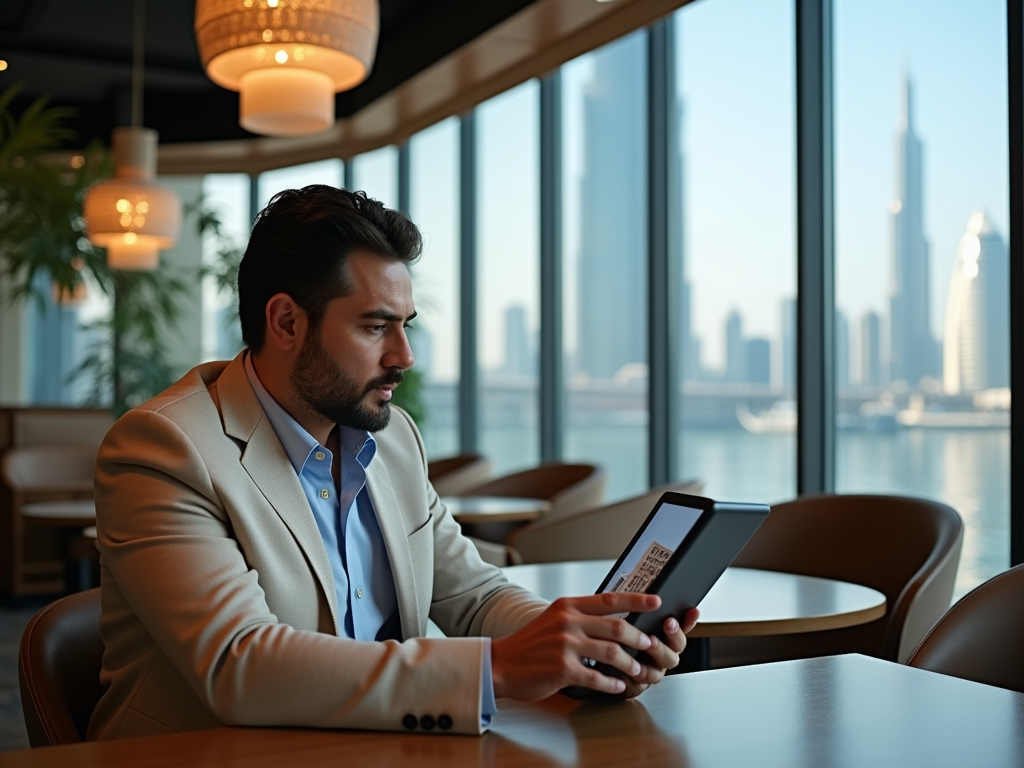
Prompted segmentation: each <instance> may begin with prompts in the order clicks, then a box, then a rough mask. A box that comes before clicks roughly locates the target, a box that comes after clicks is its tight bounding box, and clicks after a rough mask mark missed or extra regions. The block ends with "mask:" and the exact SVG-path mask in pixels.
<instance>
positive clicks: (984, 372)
mask: <svg viewBox="0 0 1024 768" xmlns="http://www.w3.org/2000/svg"><path fill="white" fill-rule="evenodd" d="M1009 273H1010V264H1009V260H1008V257H1007V253H1006V244H1005V243H1004V242H1003V238H1002V237H1001V236H1000V235H999V233H998V232H997V231H996V230H995V229H994V228H993V227H992V223H991V221H990V220H989V218H988V217H987V216H986V215H985V213H984V211H980V210H977V211H975V212H974V213H972V214H971V218H970V220H969V221H968V222H967V231H966V232H965V233H964V235H963V237H962V238H960V247H959V248H957V252H956V261H955V262H954V264H953V275H952V277H951V278H950V281H949V299H948V301H947V302H946V338H945V342H946V343H945V347H944V350H943V351H944V355H943V366H942V367H943V371H942V386H943V389H945V391H946V393H947V394H951V395H955V394H958V393H960V392H976V391H978V390H979V389H989V388H992V387H1008V386H1010V336H1009V328H1010V288H1009V285H1008V284H1007V280H1008V278H1009Z"/></svg>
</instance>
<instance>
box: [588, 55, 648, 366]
mask: <svg viewBox="0 0 1024 768" xmlns="http://www.w3.org/2000/svg"><path fill="white" fill-rule="evenodd" d="M646 62H647V58H646V47H645V45H644V39H643V38H642V37H635V36H634V37H629V38H625V39H623V40H619V41H617V42H615V43H613V44H611V45H609V46H607V47H605V48H603V49H602V50H601V51H599V52H597V53H596V54H594V70H593V77H592V78H591V80H590V82H589V83H588V84H587V86H586V90H585V93H584V97H583V158H584V171H583V175H582V178H581V187H582V188H581V190H580V226H581V229H582V231H581V232H580V238H579V242H580V258H579V266H578V283H577V285H578V293H577V306H578V322H577V328H578V332H577V333H578V337H577V346H578V349H577V365H578V366H579V369H580V371H582V372H584V373H586V374H587V375H588V376H590V377H591V378H596V379H610V378H612V377H613V376H614V375H615V373H616V371H618V370H619V369H620V368H622V367H623V366H624V365H627V364H629V363H644V362H646V361H647V346H646V338H645V336H646V322H645V319H646V309H645V308H646V306H647V304H646V301H645V296H646V281H647V273H646V269H644V268H643V265H644V264H645V263H646V259H645V258H644V254H646V252H647V237H646V188H647V187H646V167H647V163H646V159H647V141H646V119H645V115H646V114H647V110H646V89H645V88H642V87H637V79H636V75H637V73H638V72H643V71H645V67H646Z"/></svg>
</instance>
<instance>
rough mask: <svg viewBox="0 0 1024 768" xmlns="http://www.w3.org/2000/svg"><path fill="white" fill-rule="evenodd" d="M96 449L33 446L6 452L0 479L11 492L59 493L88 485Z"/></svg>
mask: <svg viewBox="0 0 1024 768" xmlns="http://www.w3.org/2000/svg"><path fill="white" fill-rule="evenodd" d="M96 453H97V448H96V447H95V446H91V445H33V446H30V447H26V448H9V449H8V450H7V451H5V452H4V454H3V457H2V459H0V477H2V478H3V482H4V483H5V484H6V485H7V486H8V487H9V488H11V489H12V490H18V491H24V490H60V489H61V488H63V487H69V486H74V487H78V486H81V485H82V484H83V483H84V484H86V485H89V486H91V485H92V477H93V472H94V470H95V467H96Z"/></svg>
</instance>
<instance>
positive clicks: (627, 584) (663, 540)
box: [602, 504, 702, 592]
mask: <svg viewBox="0 0 1024 768" xmlns="http://www.w3.org/2000/svg"><path fill="white" fill-rule="evenodd" d="M701 512H702V510H700V509H694V508H692V507H683V506H680V505H678V504H662V505H661V508H660V509H659V510H658V512H657V514H656V515H655V516H654V518H653V519H652V520H651V521H650V523H649V524H648V526H647V527H646V528H645V529H644V530H643V533H641V534H640V538H638V539H637V540H636V544H634V545H633V548H632V549H630V550H629V553H628V554H627V555H626V557H625V559H623V561H622V565H621V566H620V567H619V572H618V573H617V574H615V575H614V576H613V577H612V578H611V579H609V581H608V585H607V586H606V587H605V588H604V589H603V590H602V591H603V592H646V591H647V588H648V587H649V586H650V585H651V582H653V581H654V579H655V578H657V576H658V574H659V573H661V569H662V568H664V567H665V563H667V562H668V561H669V558H671V557H672V553H673V552H675V551H676V549H678V548H679V545H680V544H682V543H683V539H685V538H686V536H687V534H688V533H689V532H690V531H691V530H693V526H694V524H695V523H696V522H697V520H698V519H699V518H700V516H701Z"/></svg>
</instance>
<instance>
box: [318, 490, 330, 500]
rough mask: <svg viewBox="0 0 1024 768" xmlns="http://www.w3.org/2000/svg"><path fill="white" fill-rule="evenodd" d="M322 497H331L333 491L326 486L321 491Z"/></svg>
mask: <svg viewBox="0 0 1024 768" xmlns="http://www.w3.org/2000/svg"><path fill="white" fill-rule="evenodd" d="M320 498H321V499H329V498H331V492H330V491H328V490H327V489H326V488H324V489H323V490H322V491H320Z"/></svg>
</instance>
